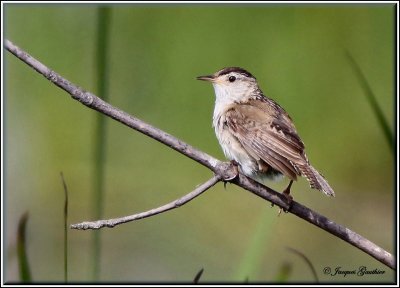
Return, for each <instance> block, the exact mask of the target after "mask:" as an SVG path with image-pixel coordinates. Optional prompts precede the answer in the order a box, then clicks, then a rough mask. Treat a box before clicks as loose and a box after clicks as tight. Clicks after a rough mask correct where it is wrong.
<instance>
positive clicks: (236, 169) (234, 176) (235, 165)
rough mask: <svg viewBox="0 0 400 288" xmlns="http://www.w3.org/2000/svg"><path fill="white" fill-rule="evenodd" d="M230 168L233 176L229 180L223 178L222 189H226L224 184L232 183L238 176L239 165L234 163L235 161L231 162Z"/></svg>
mask: <svg viewBox="0 0 400 288" xmlns="http://www.w3.org/2000/svg"><path fill="white" fill-rule="evenodd" d="M231 166H232V169H233V171H234V175H233V176H231V177H229V178H225V179H224V180H223V181H224V188H225V189H226V183H227V182H230V181H232V180H233V179H235V178H236V177H238V176H239V164H238V163H237V162H236V161H235V160H231Z"/></svg>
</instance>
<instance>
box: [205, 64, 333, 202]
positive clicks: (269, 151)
mask: <svg viewBox="0 0 400 288" xmlns="http://www.w3.org/2000/svg"><path fill="white" fill-rule="evenodd" d="M197 79H198V80H204V81H209V82H211V83H212V85H213V86H214V90H215V96H216V100H215V107H214V115H213V127H214V129H215V134H216V135H217V138H218V141H219V144H220V145H221V147H222V149H223V151H224V154H225V156H226V157H227V158H228V159H229V160H231V161H232V163H237V164H238V167H239V168H240V170H241V171H242V173H244V174H245V175H247V176H249V177H250V178H253V179H255V180H257V181H259V180H263V179H265V178H269V179H271V178H272V179H274V178H277V177H280V176H282V175H284V176H286V177H288V178H289V179H290V183H289V185H288V187H287V188H286V189H285V191H284V193H285V194H286V195H289V194H290V187H291V185H292V183H293V181H294V180H297V176H303V177H305V178H307V180H308V182H309V183H310V186H311V188H314V189H317V190H320V191H322V192H324V193H325V194H326V195H328V196H335V193H334V192H333V189H332V188H331V187H330V186H329V184H328V182H327V181H326V180H325V178H324V177H323V176H322V175H321V174H320V173H319V172H318V171H317V170H316V169H315V168H314V167H312V166H311V164H310V162H309V161H308V159H307V156H306V153H305V150H304V143H303V141H302V140H301V139H300V137H299V135H298V134H297V131H296V128H295V127H294V124H293V121H292V119H291V118H290V116H289V115H288V114H287V113H286V111H285V110H284V109H283V108H282V107H281V106H279V105H278V104H277V103H276V102H275V101H274V100H272V99H270V98H268V97H266V96H265V95H264V93H263V92H262V91H261V89H260V87H259V86H258V83H257V80H256V78H255V77H254V76H253V75H252V74H251V73H249V72H248V71H246V70H244V69H242V68H239V67H228V68H224V69H222V70H220V71H218V72H216V73H214V74H212V75H208V76H199V77H197Z"/></svg>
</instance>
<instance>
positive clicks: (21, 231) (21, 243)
mask: <svg viewBox="0 0 400 288" xmlns="http://www.w3.org/2000/svg"><path fill="white" fill-rule="evenodd" d="M27 221H28V212H25V213H24V214H23V215H22V216H21V218H20V219H19V222H18V232H17V233H18V234H17V254H18V265H19V276H20V279H21V281H22V282H31V281H32V276H31V269H30V266H29V262H28V255H27V252H26V233H25V232H26V223H27Z"/></svg>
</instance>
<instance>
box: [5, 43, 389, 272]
mask: <svg viewBox="0 0 400 288" xmlns="http://www.w3.org/2000/svg"><path fill="white" fill-rule="evenodd" d="M4 43H5V47H6V49H7V50H8V51H9V52H11V53H12V54H13V55H15V56H16V57H18V58H19V59H20V60H21V61H23V62H24V63H26V64H27V65H29V66H30V67H31V68H33V69H34V70H36V71H37V72H38V73H40V74H42V75H43V76H44V77H46V78H47V79H48V80H50V81H51V82H53V83H54V84H55V85H57V86H58V87H60V88H61V89H63V90H64V91H66V92H67V93H69V94H70V95H71V96H72V98H73V99H75V100H78V101H79V102H81V103H82V104H83V105H85V106H87V107H89V108H91V109H94V110H96V111H99V112H100V113H103V114H104V115H107V116H109V117H111V118H113V119H115V120H117V121H119V122H121V123H122V124H124V125H126V126H128V127H131V128H132V129H135V130H137V131H139V132H141V133H143V134H145V135H147V136H149V137H151V138H153V139H155V140H157V141H159V142H161V143H163V144H165V145H167V146H169V147H170V148H172V149H174V150H176V151H178V152H179V153H181V154H183V155H185V156H187V157H189V158H191V159H193V160H194V161H196V162H198V163H200V164H202V165H203V166H205V167H207V168H208V169H210V170H211V171H213V172H214V174H215V175H216V176H215V177H219V179H230V178H232V176H234V175H235V171H234V169H233V168H232V167H231V165H230V164H229V163H228V162H221V161H219V160H217V159H215V158H214V157H212V156H210V155H208V154H206V153H204V152H202V151H200V150H197V149H196V148H194V147H193V146H190V145H189V144H187V143H185V142H183V141H181V140H179V139H177V138H175V137H174V136H172V135H170V134H168V133H166V132H164V131H162V130H160V129H158V128H155V127H153V126H151V125H149V124H147V123H145V122H143V121H141V120H139V119H137V118H135V117H133V116H131V115H129V114H128V113H126V112H124V111H122V110H120V109H118V108H115V107H113V106H112V105H110V104H109V103H107V102H105V101H103V100H102V99H100V98H98V97H96V96H95V95H94V94H92V93H90V92H87V91H84V90H83V89H81V88H79V87H78V86H76V85H75V84H73V83H71V82H69V81H68V80H67V79H65V78H63V77H62V76H61V75H59V74H58V73H56V72H54V71H52V70H51V69H49V68H48V67H47V66H45V65H44V64H42V63H41V62H39V61H38V60H36V59H35V58H33V57H32V56H30V55H29V54H28V53H26V52H25V51H23V50H22V49H20V48H19V47H17V46H16V45H14V44H13V43H12V42H10V41H9V40H7V39H5V40H4ZM215 177H214V178H212V179H214V181H217V180H216V178H215ZM212 179H211V180H212ZM211 180H209V181H211ZM209 181H208V182H206V183H205V184H203V185H206V184H207V183H209ZM217 182H218V181H217ZM230 182H231V183H233V184H236V185H238V186H240V187H242V188H244V189H246V190H248V191H250V192H252V193H253V194H255V195H257V196H259V197H261V198H263V199H264V200H267V201H269V202H271V203H273V204H275V205H277V206H279V207H281V208H283V209H285V210H288V212H289V213H292V214H294V215H296V216H298V217H300V218H302V219H304V220H306V221H307V222H309V223H311V224H313V225H315V226H317V227H319V228H321V229H323V230H325V231H327V232H328V233H331V234H333V235H335V236H337V237H339V238H340V239H342V240H344V241H345V242H347V243H349V244H351V245H353V246H354V247H357V248H358V249H360V250H362V251H364V252H365V253H367V254H369V255H370V256H372V257H373V258H375V259H376V260H378V261H380V262H382V263H383V264H385V265H387V266H388V267H390V268H392V269H395V267H396V263H395V259H394V256H393V255H392V254H390V253H389V252H387V251H385V250H384V249H383V248H381V247H379V246H377V245H376V244H374V243H373V242H371V241H369V240H368V239H366V238H364V237H362V236H361V235H359V234H357V233H355V232H353V231H352V230H350V229H349V228H346V227H345V226H342V225H339V224H337V223H335V222H334V221H332V220H330V219H328V218H327V217H325V216H323V215H320V214H318V213H317V212H315V211H312V210H311V209H309V208H307V207H306V206H304V205H302V204H300V203H298V202H296V201H293V202H292V203H291V205H290V207H289V206H288V204H287V202H286V198H285V197H284V196H282V194H281V193H278V192H276V191H274V190H272V189H271V188H269V187H266V186H264V185H262V184H260V183H258V182H256V181H254V180H252V179H250V178H248V177H246V176H244V175H242V174H239V175H238V177H236V178H234V179H233V180H232V181H230ZM215 183H216V182H215ZM215 183H214V184H215ZM214 184H213V185H214ZM203 185H202V186H203ZM211 186H212V185H211ZM211 186H210V187H211ZM207 189H208V188H207ZM196 190H197V189H196ZM204 191H205V190H204ZM193 192H194V191H193ZM193 192H192V193H193ZM189 194H190V193H189ZM189 194H188V195H189ZM188 195H186V196H184V197H188V198H189V201H190V200H191V199H193V198H194V197H193V198H191V199H190V196H188ZM181 199H182V198H181ZM186 202H188V201H186ZM186 202H185V203H186ZM172 203H173V202H172ZM170 204H171V203H170ZM167 205H169V204H167ZM182 205H183V204H182ZM161 210H162V209H161ZM167 210H170V209H166V211H167ZM161 212H162V211H161ZM161 212H160V213H161ZM145 213H148V212H145ZM150 214H151V213H150ZM137 215H141V216H143V213H140V214H136V216H135V215H132V216H127V217H128V219H131V218H129V217H132V218H135V217H138V216H137ZM142 218H143V217H142ZM136 219H138V218H136ZM112 220H113V219H111V220H106V221H112ZM132 220H135V219H131V220H130V221H132ZM101 221H104V220H101ZM125 222H127V221H125ZM106 223H107V222H106ZM110 223H111V222H110ZM108 224H109V223H108ZM104 226H107V227H112V225H103V226H102V227H104ZM71 228H78V226H71Z"/></svg>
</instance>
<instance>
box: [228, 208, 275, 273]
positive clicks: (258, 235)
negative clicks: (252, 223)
mask: <svg viewBox="0 0 400 288" xmlns="http://www.w3.org/2000/svg"><path fill="white" fill-rule="evenodd" d="M270 216H271V209H270V208H267V209H265V211H263V213H262V215H261V217H260V221H259V223H258V225H257V226H256V229H255V231H254V233H253V236H252V239H251V240H250V243H249V246H248V250H247V251H246V253H245V255H244V256H243V258H242V261H241V263H240V266H239V269H238V271H237V275H236V277H235V278H236V279H238V281H243V279H246V278H249V277H251V275H254V273H256V272H257V271H258V269H259V266H260V263H261V261H262V257H263V255H264V253H263V252H264V251H265V247H268V244H267V242H268V238H269V235H270V232H271V231H272V224H273V222H274V221H273V220H274V219H273V217H270ZM251 278H253V277H251Z"/></svg>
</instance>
